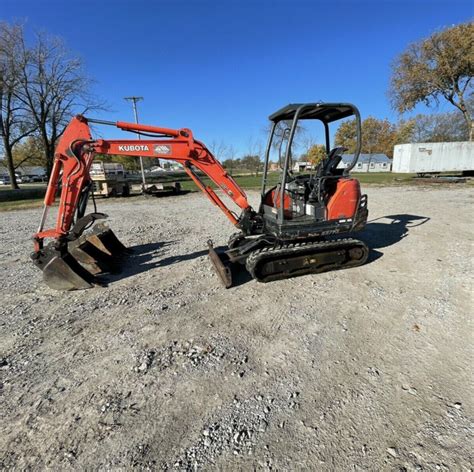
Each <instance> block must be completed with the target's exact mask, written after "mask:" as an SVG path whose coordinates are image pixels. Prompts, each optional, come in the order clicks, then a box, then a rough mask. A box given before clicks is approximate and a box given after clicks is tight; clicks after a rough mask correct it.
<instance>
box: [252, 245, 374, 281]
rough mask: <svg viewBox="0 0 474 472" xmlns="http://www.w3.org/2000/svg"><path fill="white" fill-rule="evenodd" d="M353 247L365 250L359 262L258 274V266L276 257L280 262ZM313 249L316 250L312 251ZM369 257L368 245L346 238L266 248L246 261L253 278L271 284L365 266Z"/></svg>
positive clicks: (353, 261) (254, 252)
mask: <svg viewBox="0 0 474 472" xmlns="http://www.w3.org/2000/svg"><path fill="white" fill-rule="evenodd" d="M353 247H358V248H361V249H363V251H364V254H363V256H362V258H360V259H358V260H349V261H347V262H346V263H344V264H342V265H341V264H340V263H334V264H332V265H329V266H328V265H326V266H325V267H321V266H319V267H318V266H313V267H311V268H308V267H304V268H303V267H302V268H301V269H299V270H296V271H293V272H291V273H285V272H283V273H277V274H267V275H266V276H264V277H262V276H260V275H259V273H258V265H259V263H261V262H262V261H264V260H265V259H267V258H268V259H270V260H275V255H278V256H281V257H278V258H277V259H278V260H282V259H286V258H288V259H291V258H292V257H298V256H300V255H306V254H308V255H310V254H316V253H318V254H321V253H322V252H323V253H324V252H326V251H321V249H326V250H327V251H332V250H333V249H336V250H337V249H343V248H347V250H349V249H352V248H353ZM311 249H314V251H312V250H311ZM368 256H369V248H368V247H367V246H366V244H365V243H364V242H362V241H360V240H358V239H352V238H345V239H337V240H333V241H317V242H302V243H289V244H280V245H277V246H273V247H266V248H263V249H258V250H256V251H253V252H252V253H251V254H250V255H249V256H248V258H247V261H246V264H245V265H246V268H247V270H248V271H249V272H250V274H251V275H252V277H253V278H254V279H256V280H258V281H259V282H270V281H273V280H282V279H287V278H290V277H296V276H299V275H306V274H316V273H321V272H328V271H330V270H340V269H346V268H349V267H356V266H359V265H363V264H365V262H366V261H367V258H368Z"/></svg>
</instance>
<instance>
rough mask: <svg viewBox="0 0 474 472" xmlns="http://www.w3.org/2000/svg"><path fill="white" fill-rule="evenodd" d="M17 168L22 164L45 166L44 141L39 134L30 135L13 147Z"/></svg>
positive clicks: (14, 161)
mask: <svg viewBox="0 0 474 472" xmlns="http://www.w3.org/2000/svg"><path fill="white" fill-rule="evenodd" d="M13 163H14V166H15V169H17V168H18V167H20V166H22V165H29V166H41V167H45V163H46V161H45V158H44V150H43V143H42V141H41V139H40V138H39V137H38V136H28V137H27V138H26V139H24V140H23V141H22V142H20V143H18V144H17V145H16V146H15V148H14V149H13Z"/></svg>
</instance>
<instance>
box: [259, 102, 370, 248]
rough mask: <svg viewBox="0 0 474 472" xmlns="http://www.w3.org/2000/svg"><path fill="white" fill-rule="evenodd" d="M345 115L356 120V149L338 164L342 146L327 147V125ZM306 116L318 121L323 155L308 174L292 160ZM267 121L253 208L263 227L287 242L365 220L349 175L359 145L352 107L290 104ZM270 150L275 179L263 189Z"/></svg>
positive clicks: (356, 187)
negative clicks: (276, 167)
mask: <svg viewBox="0 0 474 472" xmlns="http://www.w3.org/2000/svg"><path fill="white" fill-rule="evenodd" d="M349 117H354V119H355V123H356V143H357V144H356V151H355V153H354V156H353V159H352V161H351V162H350V163H349V164H348V165H347V166H345V167H341V166H340V163H341V161H342V155H343V153H344V152H345V151H346V149H345V148H343V147H335V148H332V149H331V144H330V131H331V130H330V125H331V124H332V123H335V122H339V121H340V120H343V119H345V118H349ZM309 120H318V121H319V122H320V123H321V124H322V127H323V129H324V137H325V150H326V157H325V158H324V159H323V160H322V161H321V162H320V163H319V165H318V166H317V167H316V168H313V169H310V171H309V172H308V173H305V172H303V173H296V172H294V171H293V158H292V156H293V154H294V152H293V148H294V147H295V146H294V143H295V137H296V135H297V134H298V133H299V132H301V131H302V130H304V127H305V123H306V122H308V121H309ZM270 122H271V124H272V125H271V131H270V136H269V139H268V144H267V148H266V153H265V162H264V172H263V182H262V190H261V205H260V208H259V213H260V214H261V215H262V218H263V222H264V226H265V228H266V231H267V232H269V233H271V234H273V235H274V236H275V237H276V238H277V239H279V240H293V239H297V238H298V237H300V236H301V237H303V238H308V237H311V236H314V237H317V236H320V235H322V234H323V233H324V234H336V233H340V232H348V231H351V230H352V229H353V228H354V227H356V226H363V225H364V224H365V220H366V219H367V211H366V197H365V196H362V195H361V193H360V186H359V182H358V181H357V180H356V179H352V178H350V177H349V171H350V170H351V169H352V168H353V167H354V166H355V164H356V163H357V160H358V157H359V154H360V148H361V120H360V114H359V111H358V109H357V108H356V107H355V106H354V105H352V104H349V103H306V104H290V105H287V106H286V107H284V108H282V109H280V110H278V111H277V112H275V113H273V114H272V115H271V116H270ZM275 148H278V150H279V159H278V161H279V167H280V180H279V182H278V184H277V185H275V186H272V187H270V188H268V187H269V186H268V184H267V182H268V180H269V178H268V177H269V169H270V155H271V151H272V149H275Z"/></svg>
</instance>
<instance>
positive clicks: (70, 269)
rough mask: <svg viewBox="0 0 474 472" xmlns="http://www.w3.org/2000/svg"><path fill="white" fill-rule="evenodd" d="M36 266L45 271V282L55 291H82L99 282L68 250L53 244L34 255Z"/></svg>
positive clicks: (64, 246)
mask: <svg viewBox="0 0 474 472" xmlns="http://www.w3.org/2000/svg"><path fill="white" fill-rule="evenodd" d="M32 259H33V262H34V264H35V265H36V266H37V267H39V268H40V269H41V270H42V271H43V280H44V281H45V283H46V285H47V286H48V287H49V288H52V289H54V290H82V289H86V288H91V287H93V285H94V284H95V283H96V282H97V281H96V279H95V277H94V275H93V274H92V273H90V272H89V271H88V270H87V269H85V268H84V267H83V266H82V265H81V264H80V263H79V262H78V261H77V260H76V259H75V258H74V257H73V256H72V255H71V254H70V253H69V251H68V250H67V245H66V244H63V245H61V247H60V248H57V247H55V246H54V245H53V244H51V245H48V246H46V247H45V248H43V249H42V250H41V251H40V252H35V253H33V254H32Z"/></svg>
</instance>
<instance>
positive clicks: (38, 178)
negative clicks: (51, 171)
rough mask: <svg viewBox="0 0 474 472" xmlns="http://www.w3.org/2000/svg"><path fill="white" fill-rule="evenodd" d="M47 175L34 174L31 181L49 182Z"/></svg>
mask: <svg viewBox="0 0 474 472" xmlns="http://www.w3.org/2000/svg"><path fill="white" fill-rule="evenodd" d="M47 181H48V179H47V178H46V175H32V176H31V180H30V182H47Z"/></svg>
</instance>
